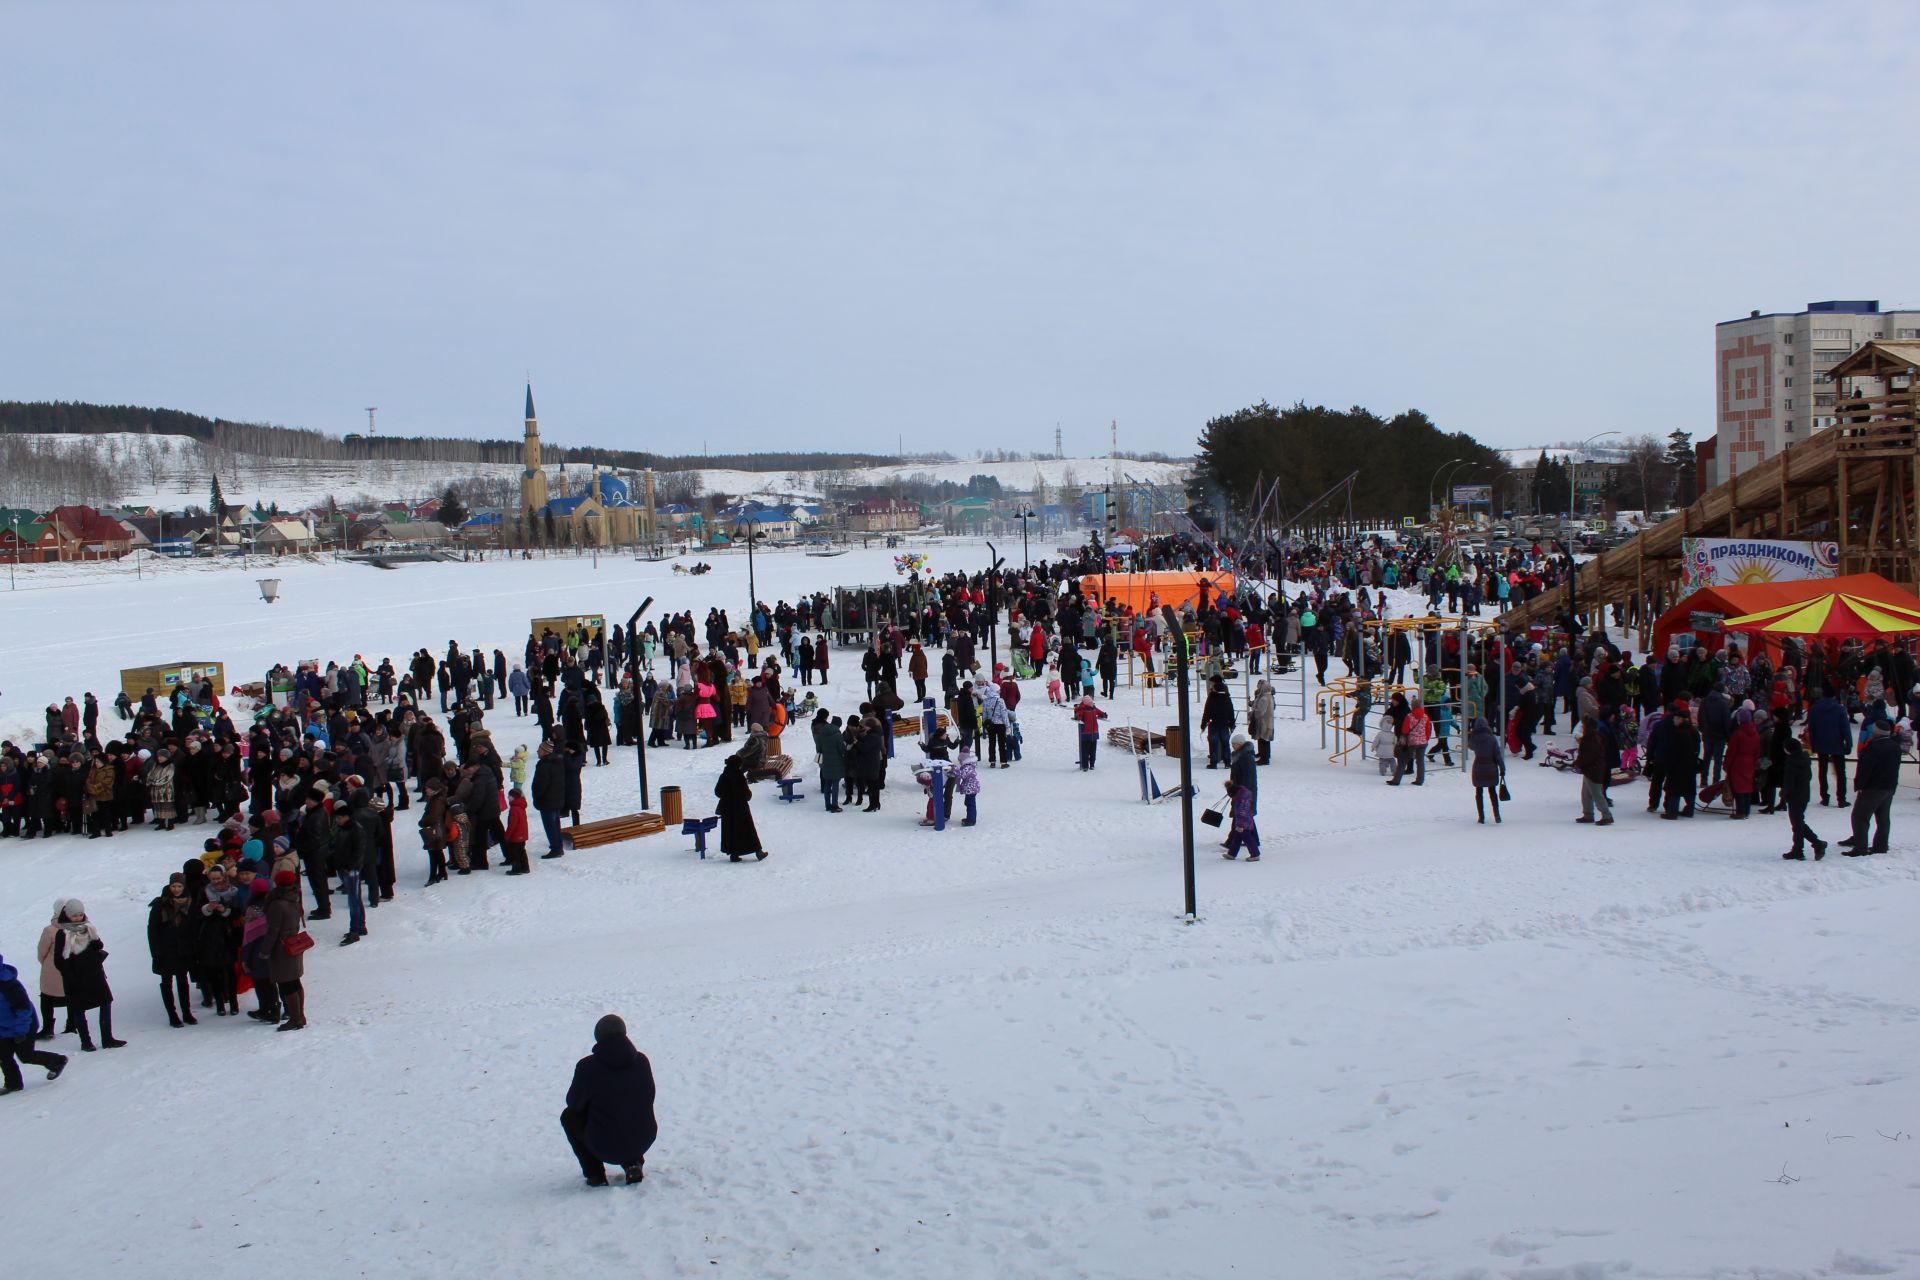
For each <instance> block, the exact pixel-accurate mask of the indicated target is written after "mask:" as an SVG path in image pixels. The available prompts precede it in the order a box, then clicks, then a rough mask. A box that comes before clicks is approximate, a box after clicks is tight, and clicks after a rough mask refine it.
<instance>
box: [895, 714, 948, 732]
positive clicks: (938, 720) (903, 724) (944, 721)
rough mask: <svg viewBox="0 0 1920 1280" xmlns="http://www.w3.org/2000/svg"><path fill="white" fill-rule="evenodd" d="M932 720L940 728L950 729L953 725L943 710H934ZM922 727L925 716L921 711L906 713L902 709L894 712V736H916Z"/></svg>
mask: <svg viewBox="0 0 1920 1280" xmlns="http://www.w3.org/2000/svg"><path fill="white" fill-rule="evenodd" d="M933 722H934V723H935V724H937V725H939V726H940V727H941V728H942V729H951V728H952V727H953V721H951V720H949V719H948V718H947V713H946V712H944V711H936V712H934V713H933ZM924 728H926V724H925V716H924V715H923V714H922V713H920V712H917V711H916V712H915V713H913V714H912V715H908V714H907V713H906V712H904V711H903V712H899V713H896V715H895V717H894V721H893V736H894V737H896V738H917V737H919V736H920V731H921V730H922V729H924Z"/></svg>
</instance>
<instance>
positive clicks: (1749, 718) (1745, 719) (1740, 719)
mask: <svg viewBox="0 0 1920 1280" xmlns="http://www.w3.org/2000/svg"><path fill="white" fill-rule="evenodd" d="M1733 722H1734V723H1735V724H1752V723H1753V712H1752V710H1751V709H1749V708H1747V707H1742V708H1740V709H1739V710H1738V711H1736V712H1734V713H1733Z"/></svg>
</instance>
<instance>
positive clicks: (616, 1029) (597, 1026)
mask: <svg viewBox="0 0 1920 1280" xmlns="http://www.w3.org/2000/svg"><path fill="white" fill-rule="evenodd" d="M626 1038H627V1024H626V1022H625V1021H624V1020H623V1019H622V1018H621V1017H620V1015H619V1014H617V1013H610V1014H608V1015H606V1016H605V1017H604V1018H602V1019H600V1021H598V1022H596V1023H594V1024H593V1042H594V1043H595V1044H611V1043H613V1042H614V1041H616V1040H625V1039H626Z"/></svg>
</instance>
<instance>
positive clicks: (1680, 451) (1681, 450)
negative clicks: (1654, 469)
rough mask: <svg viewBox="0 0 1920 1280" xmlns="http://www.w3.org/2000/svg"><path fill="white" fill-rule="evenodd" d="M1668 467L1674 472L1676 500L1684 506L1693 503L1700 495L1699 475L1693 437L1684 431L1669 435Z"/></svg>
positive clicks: (1674, 498) (1674, 497) (1674, 495)
mask: <svg viewBox="0 0 1920 1280" xmlns="http://www.w3.org/2000/svg"><path fill="white" fill-rule="evenodd" d="M1667 468H1668V470H1670V471H1671V472H1672V473H1673V500H1674V502H1675V503H1676V504H1677V505H1679V506H1683V507H1684V506H1689V505H1691V504H1692V502H1693V500H1694V498H1695V497H1697V496H1698V493H1697V483H1698V476H1696V474H1695V472H1694V465H1693V437H1692V436H1690V435H1688V434H1687V433H1686V432H1684V431H1673V432H1669V433H1668V435H1667Z"/></svg>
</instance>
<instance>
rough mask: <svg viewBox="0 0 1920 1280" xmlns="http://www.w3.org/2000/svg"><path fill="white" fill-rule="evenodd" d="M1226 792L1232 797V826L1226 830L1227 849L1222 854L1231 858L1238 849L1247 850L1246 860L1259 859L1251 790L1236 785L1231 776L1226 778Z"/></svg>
mask: <svg viewBox="0 0 1920 1280" xmlns="http://www.w3.org/2000/svg"><path fill="white" fill-rule="evenodd" d="M1226 785H1227V794H1228V795H1229V796H1232V797H1233V803H1232V809H1233V826H1232V828H1231V829H1230V830H1229V831H1228V832H1227V851H1226V853H1225V854H1223V855H1222V856H1223V857H1225V858H1227V859H1229V860H1231V859H1234V858H1237V857H1239V856H1240V850H1241V848H1242V847H1244V848H1245V849H1246V850H1247V861H1248V862H1258V861H1260V831H1259V829H1258V828H1257V827H1255V826H1254V825H1253V792H1252V791H1250V790H1248V789H1247V788H1246V787H1242V786H1236V785H1235V784H1234V782H1233V780H1232V779H1231V778H1229V779H1228V780H1227V784H1226Z"/></svg>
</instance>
